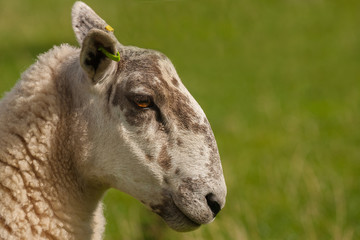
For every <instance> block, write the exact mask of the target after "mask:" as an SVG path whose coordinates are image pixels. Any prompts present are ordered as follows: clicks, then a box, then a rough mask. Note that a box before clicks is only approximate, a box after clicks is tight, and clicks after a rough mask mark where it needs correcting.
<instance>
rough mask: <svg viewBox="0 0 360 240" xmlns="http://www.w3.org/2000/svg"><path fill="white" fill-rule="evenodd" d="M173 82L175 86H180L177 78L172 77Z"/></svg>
mask: <svg viewBox="0 0 360 240" xmlns="http://www.w3.org/2000/svg"><path fill="white" fill-rule="evenodd" d="M171 82H172V83H173V84H174V86H175V87H178V86H179V81H178V80H177V79H176V78H174V77H173V78H172V79H171Z"/></svg>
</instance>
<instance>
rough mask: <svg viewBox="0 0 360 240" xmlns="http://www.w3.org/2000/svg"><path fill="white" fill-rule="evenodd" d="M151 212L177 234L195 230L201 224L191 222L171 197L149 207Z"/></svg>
mask: <svg viewBox="0 0 360 240" xmlns="http://www.w3.org/2000/svg"><path fill="white" fill-rule="evenodd" d="M150 207H151V209H152V211H153V212H155V213H156V214H158V215H159V216H160V217H161V218H162V219H164V221H165V222H166V223H167V225H168V226H169V227H171V228H172V229H174V230H175V231H178V232H188V231H192V230H195V229H197V228H199V227H200V226H201V224H199V223H197V222H195V221H193V220H192V219H191V218H190V217H189V216H187V215H186V214H185V213H184V212H183V211H181V209H180V208H179V207H178V206H177V205H176V203H175V202H174V200H173V199H172V197H171V196H168V197H166V199H164V200H163V201H162V203H161V204H158V205H151V206H150Z"/></svg>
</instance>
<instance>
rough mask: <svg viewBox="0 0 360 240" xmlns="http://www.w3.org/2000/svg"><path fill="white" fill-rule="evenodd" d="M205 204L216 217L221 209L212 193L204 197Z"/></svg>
mask: <svg viewBox="0 0 360 240" xmlns="http://www.w3.org/2000/svg"><path fill="white" fill-rule="evenodd" d="M205 198H206V201H207V204H208V205H209V207H210V209H211V211H212V213H213V216H214V217H216V215H217V214H218V213H219V212H220V210H221V207H220V204H219V203H218V200H217V198H216V196H215V194H213V193H209V194H208V195H206V196H205Z"/></svg>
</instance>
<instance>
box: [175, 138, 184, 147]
mask: <svg viewBox="0 0 360 240" xmlns="http://www.w3.org/2000/svg"><path fill="white" fill-rule="evenodd" d="M176 144H177V145H178V146H179V147H182V146H183V145H184V142H183V141H182V140H181V138H178V139H177V141H176Z"/></svg>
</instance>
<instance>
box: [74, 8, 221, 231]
mask: <svg viewBox="0 0 360 240" xmlns="http://www.w3.org/2000/svg"><path fill="white" fill-rule="evenodd" d="M85 13H86V14H85ZM89 19H90V20H89ZM85 23H87V24H85ZM89 23H92V25H91V24H89ZM94 23H96V24H94ZM73 26H74V30H75V33H76V36H77V38H78V40H79V42H80V43H81V45H82V50H81V54H80V65H81V67H82V69H81V71H82V72H83V74H82V75H81V76H82V79H81V81H80V82H81V83H83V84H88V85H89V87H83V88H82V89H83V90H82V91H80V92H81V93H80V92H79V94H81V95H82V96H81V99H82V103H83V108H84V111H83V114H84V116H86V117H84V119H86V120H84V121H87V126H88V127H87V129H88V130H87V131H88V133H87V135H88V138H89V140H90V142H91V146H90V147H89V149H90V150H89V154H88V155H89V157H88V159H87V160H86V161H85V163H84V165H85V167H84V168H85V169H86V171H84V175H85V176H86V177H87V178H88V179H91V181H96V182H100V183H101V184H103V185H106V186H110V187H114V188H116V189H119V190H121V191H123V192H126V193H128V194H130V195H131V196H133V197H135V198H137V199H138V200H140V201H141V202H142V203H143V204H145V205H146V206H147V207H149V208H150V209H151V210H152V211H154V212H155V213H157V214H159V215H160V216H161V217H162V218H163V219H164V220H165V221H166V222H167V223H168V225H169V226H170V227H172V228H173V229H175V230H178V231H188V230H192V229H194V228H197V227H198V226H200V225H201V224H205V223H209V222H211V221H212V220H213V219H214V217H215V216H216V214H217V213H218V212H219V211H220V209H221V208H223V206H224V204H225V196H226V186H225V181H224V177H223V171H222V167H221V162H220V157H219V153H218V149H217V145H216V142H215V138H214V135H213V132H212V130H211V127H210V124H209V122H208V120H207V118H206V116H205V114H204V112H203V110H202V109H201V107H200V106H199V104H198V103H197V102H196V101H195V99H194V98H193V97H192V96H191V94H190V93H189V92H188V91H187V89H186V88H185V86H184V85H183V83H182V82H181V80H180V78H179V76H178V74H177V73H176V71H175V68H174V66H173V65H172V63H171V62H170V60H169V59H168V58H167V57H166V56H165V55H163V54H161V53H158V52H156V51H152V50H144V49H140V48H136V47H126V46H123V45H121V44H120V43H118V42H117V40H116V38H115V37H114V35H113V34H112V33H111V32H109V31H107V30H106V26H107V24H106V23H105V22H103V20H102V19H100V18H99V17H98V16H97V15H96V14H95V13H94V12H93V11H92V10H91V9H90V8H89V7H87V6H86V5H85V4H83V3H80V2H78V3H76V4H75V5H74V8H73ZM88 26H92V28H90V29H88V28H89V27H88ZM84 29H85V30H84ZM100 48H102V49H105V50H106V52H108V53H110V54H112V55H116V53H117V52H119V54H120V61H118V62H117V61H114V59H111V58H109V57H108V56H107V55H106V54H105V53H106V52H105V53H104V52H102V51H100V50H99V49H100Z"/></svg>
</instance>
